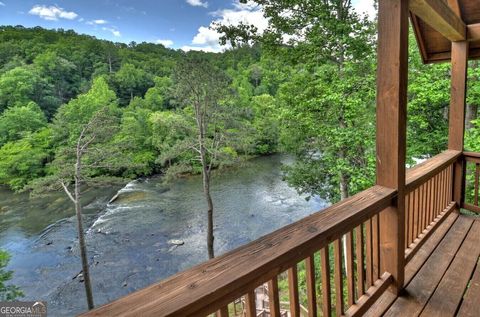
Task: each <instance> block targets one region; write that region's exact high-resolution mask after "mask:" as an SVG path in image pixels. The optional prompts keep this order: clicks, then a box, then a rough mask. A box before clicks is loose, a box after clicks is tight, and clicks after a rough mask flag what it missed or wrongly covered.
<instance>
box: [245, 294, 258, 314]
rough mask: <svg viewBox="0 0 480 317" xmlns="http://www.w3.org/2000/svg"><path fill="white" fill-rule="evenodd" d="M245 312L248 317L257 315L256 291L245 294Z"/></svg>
mask: <svg viewBox="0 0 480 317" xmlns="http://www.w3.org/2000/svg"><path fill="white" fill-rule="evenodd" d="M245 312H246V314H247V317H256V316H257V304H256V302H255V291H252V292H249V293H248V294H247V295H245Z"/></svg>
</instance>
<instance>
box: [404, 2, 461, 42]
mask: <svg viewBox="0 0 480 317" xmlns="http://www.w3.org/2000/svg"><path fill="white" fill-rule="evenodd" d="M410 11H411V12H412V13H413V14H415V15H416V16H418V17H419V18H420V19H422V20H423V21H424V22H425V23H427V24H428V25H430V26H431V27H432V28H434V29H435V30H437V31H438V32H440V33H441V34H442V35H443V36H445V37H446V38H447V39H449V40H450V41H452V42H457V41H465V40H466V38H467V27H466V25H465V23H464V22H463V21H462V19H461V18H460V17H459V16H458V15H457V14H456V13H455V12H454V10H453V9H452V8H450V7H449V6H448V4H447V3H445V2H444V1H441V0H410Z"/></svg>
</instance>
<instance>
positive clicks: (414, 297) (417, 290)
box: [385, 217, 473, 317]
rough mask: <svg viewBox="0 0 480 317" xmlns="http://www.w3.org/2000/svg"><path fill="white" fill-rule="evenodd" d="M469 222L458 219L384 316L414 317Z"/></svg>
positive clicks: (438, 278) (448, 261)
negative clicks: (403, 293)
mask: <svg viewBox="0 0 480 317" xmlns="http://www.w3.org/2000/svg"><path fill="white" fill-rule="evenodd" d="M472 224H473V219H471V218H468V217H458V218H457V221H455V223H454V224H453V225H452V227H451V229H450V230H449V231H448V233H447V234H446V235H445V238H444V239H443V240H442V241H441V242H440V244H439V245H438V247H437V248H436V249H435V251H434V252H433V253H432V255H431V256H430V257H429V258H428V260H427V261H426V262H425V264H424V265H423V266H422V268H421V269H420V271H419V272H418V273H417V274H416V275H415V277H414V278H413V279H412V281H411V282H410V283H409V284H408V285H407V287H406V289H405V295H403V296H401V297H398V298H397V299H396V300H395V302H394V303H393V305H392V306H391V307H390V309H389V310H388V311H387V312H386V313H385V316H391V317H396V316H406V317H408V316H418V315H419V314H420V313H421V312H422V310H423V308H424V307H425V305H426V304H427V302H428V300H429V299H430V297H431V295H432V294H433V292H434V291H435V289H436V287H437V285H438V284H439V283H440V281H441V279H442V277H443V276H444V274H445V272H446V271H447V269H448V267H449V266H450V263H451V262H452V261H453V258H454V256H455V254H456V253H457V251H458V250H459V248H460V246H461V245H462V243H463V241H464V239H465V237H466V236H467V234H468V232H469V230H470V228H471V226H472Z"/></svg>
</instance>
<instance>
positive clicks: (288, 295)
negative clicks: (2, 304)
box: [82, 151, 462, 317]
mask: <svg viewBox="0 0 480 317" xmlns="http://www.w3.org/2000/svg"><path fill="white" fill-rule="evenodd" d="M461 156H462V153H461V152H459V151H445V152H443V153H441V154H439V155H437V156H435V157H433V158H431V159H429V160H428V161H426V162H424V163H422V164H419V165H418V166H416V167H415V168H413V169H410V170H408V172H407V178H406V187H407V188H406V189H407V190H406V192H405V193H406V198H407V199H406V202H407V206H406V217H405V219H406V220H405V221H406V223H405V225H406V226H405V227H406V229H405V235H406V240H407V242H406V243H405V258H406V260H407V261H408V260H409V259H410V258H411V257H412V256H413V254H414V253H415V252H416V250H418V248H419V247H420V246H421V245H422V243H423V242H424V241H425V240H426V239H427V237H428V236H429V235H430V234H431V232H433V230H434V229H435V228H436V226H437V225H438V224H439V223H440V222H441V221H443V219H445V217H446V215H448V213H449V212H451V211H452V210H453V209H454V208H455V204H454V203H452V186H453V177H452V173H453V168H452V165H453V164H454V163H455V162H457V161H458V160H459V159H461ZM396 195H397V191H396V190H393V189H389V188H386V187H382V186H374V187H372V188H370V189H368V190H366V191H364V192H362V193H359V194H357V195H355V196H353V197H351V198H349V199H347V200H344V201H342V202H340V203H338V204H335V205H333V206H331V207H330V208H327V209H325V210H323V211H321V212H318V213H315V214H313V215H311V216H309V217H306V218H304V219H302V220H300V221H298V222H295V223H293V224H291V225H288V226H286V227H284V228H281V229H279V230H277V231H275V232H273V233H271V234H269V235H266V236H264V237H262V238H260V239H258V240H255V241H253V242H251V243H249V244H247V245H245V246H243V247H240V248H238V249H236V250H233V251H231V252H229V253H227V254H224V255H222V256H220V257H218V258H215V259H212V260H210V261H208V262H205V263H203V264H200V265H198V266H195V267H193V268H192V269H189V270H187V271H185V272H181V273H178V274H176V275H174V276H172V277H170V278H168V279H166V280H164V281H161V282H159V283H157V284H154V285H151V286H149V287H147V288H145V289H143V290H140V291H137V292H134V293H132V294H130V295H127V296H125V297H123V298H121V299H119V300H116V301H114V302H112V303H109V304H107V305H105V306H102V307H100V308H97V309H95V310H93V311H90V312H87V313H85V314H84V315H82V316H206V315H209V314H211V313H217V316H222V317H223V316H233V315H234V314H233V309H232V308H233V306H234V305H235V304H232V303H243V304H242V308H241V311H242V316H243V315H244V314H245V315H246V316H256V315H257V313H258V311H257V308H259V305H258V304H259V303H257V301H258V299H259V296H258V295H259V294H258V291H256V289H257V288H259V287H261V288H262V290H263V291H267V292H268V301H267V302H266V303H267V304H266V307H265V308H264V311H265V312H266V313H267V314H268V316H283V315H284V314H285V311H287V310H288V311H289V313H290V314H291V316H294V317H295V316H300V309H301V308H303V311H304V312H305V310H306V311H308V316H316V315H317V310H321V311H322V312H323V313H322V315H323V316H332V315H335V316H341V315H344V316H359V315H362V314H363V313H364V312H365V311H366V310H367V309H368V308H369V307H370V306H371V305H372V304H373V303H374V302H375V301H376V299H377V298H378V297H379V296H380V295H382V294H383V292H384V291H385V290H386V289H387V288H388V287H389V286H390V284H392V282H393V277H392V275H391V274H390V273H389V272H384V271H383V270H382V269H381V263H382V261H381V259H380V256H381V253H382V252H381V247H382V245H381V243H380V237H381V235H380V230H382V228H380V222H379V218H380V216H379V215H380V213H381V212H382V211H383V210H384V209H386V208H387V207H389V206H391V205H392V204H393V203H394V199H395V196H396ZM387 230H388V229H387ZM300 273H301V274H300ZM285 302H286V303H287V305H288V307H285V305H284V304H285ZM281 304H282V305H281ZM235 308H237V307H235ZM235 311H237V309H235Z"/></svg>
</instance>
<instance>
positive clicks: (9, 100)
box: [0, 66, 40, 112]
mask: <svg viewBox="0 0 480 317" xmlns="http://www.w3.org/2000/svg"><path fill="white" fill-rule="evenodd" d="M39 80H40V79H39V77H38V74H37V73H36V72H35V71H33V70H32V69H31V68H29V67H26V66H20V67H16V68H14V69H12V70H9V71H7V72H6V73H4V74H2V75H1V76H0V112H2V111H3V110H5V109H6V108H8V107H12V106H15V105H25V104H27V103H28V102H30V101H34V100H35V95H36V93H37V91H38V88H39V85H38V82H39Z"/></svg>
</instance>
